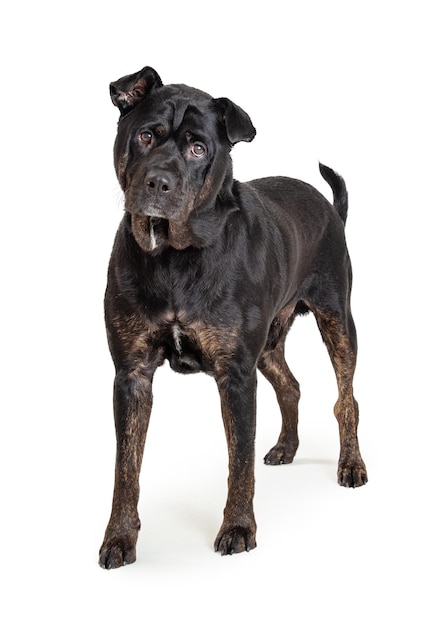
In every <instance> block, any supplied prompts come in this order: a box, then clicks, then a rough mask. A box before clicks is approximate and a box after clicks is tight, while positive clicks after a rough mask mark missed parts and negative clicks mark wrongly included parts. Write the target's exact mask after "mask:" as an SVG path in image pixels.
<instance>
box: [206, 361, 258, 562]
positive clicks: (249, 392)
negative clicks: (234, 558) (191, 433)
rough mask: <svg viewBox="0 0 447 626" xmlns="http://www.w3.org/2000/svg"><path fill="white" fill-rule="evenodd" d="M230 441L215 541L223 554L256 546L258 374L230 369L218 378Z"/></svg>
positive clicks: (223, 415)
mask: <svg viewBox="0 0 447 626" xmlns="http://www.w3.org/2000/svg"><path fill="white" fill-rule="evenodd" d="M216 380H217V385H218V388H219V393H220V398H221V407H222V418H223V422H224V427H225V434H226V438H227V444H228V469H229V472H228V497H227V502H226V505H225V510H224V519H223V522H222V526H221V528H220V530H219V532H218V534H217V537H216V540H215V542H214V548H215V550H216V552H220V553H221V554H222V555H226V554H233V553H236V552H244V551H247V552H249V551H250V550H253V549H254V548H256V521H255V517H254V511H253V497H254V489H255V479H254V458H255V450H254V443H255V431H256V425H255V422H256V417H255V410H256V409H255V406H256V399H255V396H256V375H255V373H252V374H251V375H247V376H244V375H240V374H236V373H235V372H233V373H230V372H228V373H227V375H224V376H219V377H217V378H216Z"/></svg>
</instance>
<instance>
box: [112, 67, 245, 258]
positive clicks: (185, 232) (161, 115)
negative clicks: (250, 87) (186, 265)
mask: <svg viewBox="0 0 447 626" xmlns="http://www.w3.org/2000/svg"><path fill="white" fill-rule="evenodd" d="M110 93H111V97H112V101H113V103H114V104H115V105H116V106H118V108H119V109H120V111H121V118H120V121H119V124H118V135H117V138H116V142H115V169H116V173H117V176H118V180H119V182H120V185H121V188H122V189H123V191H124V195H125V209H126V211H128V212H129V213H130V214H131V222H132V231H133V234H134V236H135V239H136V240H137V242H138V243H139V245H140V246H141V247H142V248H143V249H144V250H145V251H147V252H154V251H156V250H159V249H161V248H162V247H163V246H166V245H171V246H173V247H174V248H177V249H183V248H186V247H187V246H189V245H191V244H193V243H194V236H193V232H192V230H191V224H190V221H191V220H190V217H191V215H192V213H193V212H194V214H195V215H196V214H197V215H200V214H201V213H203V211H208V210H209V211H211V210H212V209H214V208H215V206H216V202H217V199H218V197H219V195H220V194H226V195H228V194H231V183H232V173H231V158H230V150H231V147H232V145H233V144H235V143H237V142H238V141H251V140H252V139H253V137H254V135H255V132H256V131H255V129H254V127H253V125H252V123H251V121H250V118H249V117H248V115H247V114H246V113H245V112H244V111H243V110H242V109H241V108H240V107H238V106H237V105H235V104H234V103H233V102H231V101H230V100H228V99H227V98H218V99H214V98H212V97H211V96H209V95H208V94H206V93H204V92H202V91H199V90H197V89H193V88H191V87H187V86H185V85H167V86H163V84H162V82H161V80H160V78H159V76H158V74H157V73H156V72H155V70H153V69H152V68H148V67H146V68H143V69H142V70H141V71H140V72H137V73H136V74H133V75H130V76H125V77H123V78H121V79H120V80H118V81H116V82H114V83H112V84H111V85H110Z"/></svg>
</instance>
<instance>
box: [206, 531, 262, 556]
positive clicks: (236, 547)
mask: <svg viewBox="0 0 447 626" xmlns="http://www.w3.org/2000/svg"><path fill="white" fill-rule="evenodd" d="M255 548H256V532H255V531H253V530H250V529H248V528H243V527H242V526H234V527H232V528H229V529H227V530H223V529H221V530H220V532H219V534H218V535H217V537H216V541H215V542H214V549H215V551H216V552H220V553H221V555H222V556H225V555H226V554H235V553H237V552H250V550H254V549H255Z"/></svg>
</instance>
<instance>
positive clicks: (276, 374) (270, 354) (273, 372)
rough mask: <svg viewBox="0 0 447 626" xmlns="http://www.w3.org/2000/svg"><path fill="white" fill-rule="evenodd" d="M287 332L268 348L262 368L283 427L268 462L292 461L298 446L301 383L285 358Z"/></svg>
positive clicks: (269, 453) (259, 365)
mask: <svg viewBox="0 0 447 626" xmlns="http://www.w3.org/2000/svg"><path fill="white" fill-rule="evenodd" d="M284 343H285V335H283V337H282V338H281V339H280V341H279V343H278V345H277V346H276V348H275V349H274V350H265V351H264V352H263V353H262V355H261V357H260V359H259V362H258V368H259V370H260V371H261V372H262V374H263V375H264V376H265V377H266V378H267V380H268V381H269V382H270V383H271V385H272V386H273V389H274V390H275V393H276V397H277V399H278V404H279V408H280V410H281V416H282V428H281V433H280V435H279V439H278V442H277V444H276V445H275V446H274V447H273V448H272V449H271V450H270V452H268V453H267V454H266V456H265V457H264V462H265V463H266V465H280V464H283V463H291V462H292V461H293V459H294V457H295V454H296V451H297V449H298V444H299V441H298V402H299V399H300V395H301V394H300V386H299V383H298V381H297V380H296V379H295V377H294V376H293V374H292V372H291V371H290V369H289V367H288V365H287V363H286V361H285V357H284Z"/></svg>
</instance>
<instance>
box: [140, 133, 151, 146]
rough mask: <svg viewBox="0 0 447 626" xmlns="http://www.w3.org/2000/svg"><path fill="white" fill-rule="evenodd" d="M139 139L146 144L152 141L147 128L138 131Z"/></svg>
mask: <svg viewBox="0 0 447 626" xmlns="http://www.w3.org/2000/svg"><path fill="white" fill-rule="evenodd" d="M140 140H141V141H142V142H143V143H145V144H146V145H149V144H150V143H151V142H152V133H151V132H149V131H148V130H144V131H143V132H142V133H140Z"/></svg>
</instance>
